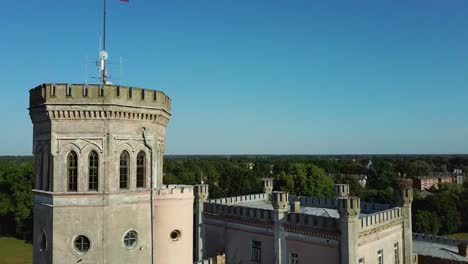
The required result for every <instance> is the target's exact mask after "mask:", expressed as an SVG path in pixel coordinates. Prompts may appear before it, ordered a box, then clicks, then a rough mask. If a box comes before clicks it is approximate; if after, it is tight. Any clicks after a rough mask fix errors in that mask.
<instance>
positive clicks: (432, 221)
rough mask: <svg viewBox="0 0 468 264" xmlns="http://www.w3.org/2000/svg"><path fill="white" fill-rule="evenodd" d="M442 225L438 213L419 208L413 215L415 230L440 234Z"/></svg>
mask: <svg viewBox="0 0 468 264" xmlns="http://www.w3.org/2000/svg"><path fill="white" fill-rule="evenodd" d="M441 227H442V224H441V222H440V219H439V218H438V217H437V215H436V214H434V213H431V212H429V211H426V210H419V211H417V212H416V213H415V214H414V215H413V231H414V232H416V233H424V234H433V235H437V234H439V230H440V228H441Z"/></svg>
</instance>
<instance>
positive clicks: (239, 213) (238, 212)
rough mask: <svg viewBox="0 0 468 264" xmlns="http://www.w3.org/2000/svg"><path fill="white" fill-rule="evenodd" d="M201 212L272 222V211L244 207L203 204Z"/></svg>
mask: <svg viewBox="0 0 468 264" xmlns="http://www.w3.org/2000/svg"><path fill="white" fill-rule="evenodd" d="M203 212H205V213H212V214H218V215H223V216H227V217H239V218H248V219H252V220H260V221H273V211H272V210H268V209H259V208H252V207H245V206H236V205H228V204H221V203H204V204H203Z"/></svg>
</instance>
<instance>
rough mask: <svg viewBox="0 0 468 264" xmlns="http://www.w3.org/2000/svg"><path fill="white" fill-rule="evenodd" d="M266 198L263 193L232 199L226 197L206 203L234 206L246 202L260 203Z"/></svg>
mask: <svg viewBox="0 0 468 264" xmlns="http://www.w3.org/2000/svg"><path fill="white" fill-rule="evenodd" d="M267 199H268V196H267V195H266V194H265V193H258V194H247V195H242V196H234V197H226V198H219V199H211V200H209V201H208V203H215V204H236V203H240V202H247V201H262V200H267Z"/></svg>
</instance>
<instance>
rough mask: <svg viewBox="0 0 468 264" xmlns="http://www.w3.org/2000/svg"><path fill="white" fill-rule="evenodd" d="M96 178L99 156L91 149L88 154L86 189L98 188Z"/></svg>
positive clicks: (93, 189) (97, 176)
mask: <svg viewBox="0 0 468 264" xmlns="http://www.w3.org/2000/svg"><path fill="white" fill-rule="evenodd" d="M98 178H99V157H98V154H97V153H96V151H91V153H90V154H89V179H88V189H89V190H90V191H97V190H98Z"/></svg>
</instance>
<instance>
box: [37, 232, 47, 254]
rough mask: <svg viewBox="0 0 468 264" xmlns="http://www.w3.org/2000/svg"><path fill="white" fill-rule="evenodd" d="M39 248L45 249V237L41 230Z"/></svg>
mask: <svg viewBox="0 0 468 264" xmlns="http://www.w3.org/2000/svg"><path fill="white" fill-rule="evenodd" d="M39 249H40V250H41V251H45V250H46V249H47V237H46V235H45V233H44V232H42V236H41V243H40V244H39Z"/></svg>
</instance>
